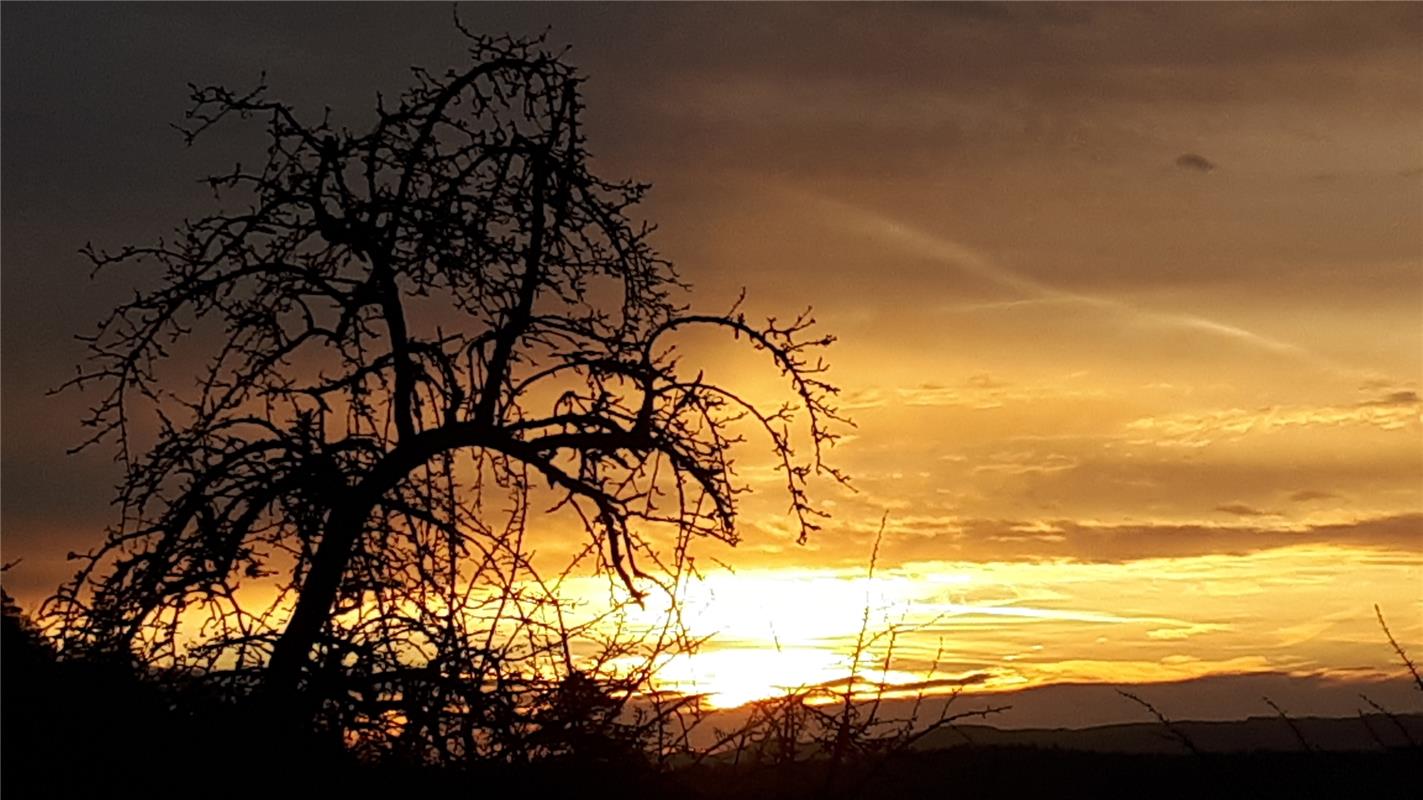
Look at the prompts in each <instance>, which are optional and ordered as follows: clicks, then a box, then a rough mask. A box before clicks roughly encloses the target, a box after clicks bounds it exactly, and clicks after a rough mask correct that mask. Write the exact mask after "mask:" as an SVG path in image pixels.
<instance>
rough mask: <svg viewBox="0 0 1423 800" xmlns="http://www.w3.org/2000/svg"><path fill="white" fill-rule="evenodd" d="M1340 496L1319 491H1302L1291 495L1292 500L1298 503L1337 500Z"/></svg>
mask: <svg viewBox="0 0 1423 800" xmlns="http://www.w3.org/2000/svg"><path fill="white" fill-rule="evenodd" d="M1338 497H1339V495H1337V494H1334V493H1333V492H1322V491H1319V490H1317V489H1301V490H1300V491H1298V492H1295V493H1294V494H1292V495H1290V500H1291V501H1293V502H1296V503H1308V502H1310V501H1312V500H1335V499H1337V498H1338Z"/></svg>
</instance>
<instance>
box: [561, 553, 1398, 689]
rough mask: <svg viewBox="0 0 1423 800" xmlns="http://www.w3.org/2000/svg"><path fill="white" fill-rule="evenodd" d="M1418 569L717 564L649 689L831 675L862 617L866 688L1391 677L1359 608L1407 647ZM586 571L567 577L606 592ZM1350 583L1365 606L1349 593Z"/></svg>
mask: <svg viewBox="0 0 1423 800" xmlns="http://www.w3.org/2000/svg"><path fill="white" fill-rule="evenodd" d="M1420 578H1423V557H1420V556H1417V555H1414V554H1406V553H1392V552H1387V551H1379V550H1372V549H1364V548H1343V547H1337V546H1332V545H1322V546H1298V547H1286V548H1276V549H1273V550H1266V551H1261V552H1257V553H1253V554H1250V555H1244V556H1229V555H1207V556H1197V557H1187V558H1164V559H1146V560H1140V561H1133V562H1126V563H1120V564H1105V563H1074V562H1043V563H1028V562H1021V563H1014V562H996V563H978V564H973V563H963V562H937V561H925V562H911V563H906V564H902V565H897V566H894V567H890V568H884V569H882V570H880V571H879V572H878V573H877V574H876V575H875V576H874V577H873V578H869V577H866V576H865V575H864V574H863V572H861V573H860V574H855V571H853V570H845V569H839V570H835V569H824V570H813V569H793V570H765V569H761V570H745V571H741V572H738V573H735V574H733V573H731V572H727V571H718V572H714V573H711V574H708V575H706V576H705V577H704V579H703V580H700V581H692V582H690V583H689V584H688V585H687V587H686V594H685V597H684V599H683V601H682V610H681V613H682V620H683V623H684V624H685V625H686V627H687V629H688V633H689V634H690V635H691V636H694V637H703V636H705V637H709V638H708V639H707V641H706V642H705V643H704V644H703V646H702V647H701V648H700V650H699V651H697V652H695V653H691V654H679V655H676V656H673V657H672V658H670V659H667V660H665V661H664V663H663V664H662V667H661V669H660V670H659V671H658V672H657V674H656V679H655V682H656V683H657V685H659V686H661V687H663V688H666V689H671V690H675V691H681V692H688V693H700V694H704V695H706V698H705V700H706V702H707V703H708V704H709V705H711V706H714V707H723V708H724V707H731V706H737V705H741V704H743V703H745V702H748V701H752V700H759V699H765V698H769V697H773V696H778V695H781V694H784V693H785V692H787V691H792V690H800V689H808V688H812V687H818V686H823V685H826V684H835V683H836V682H840V685H843V681H844V679H845V678H846V676H847V675H849V673H850V667H851V663H852V653H853V652H854V650H855V647H856V642H857V641H859V640H860V636H861V630H862V628H863V630H864V631H865V639H864V646H863V648H862V650H863V653H862V657H861V659H860V663H859V668H858V676H859V677H858V681H857V682H858V685H859V686H860V688H859V689H858V690H857V693H858V694H861V695H862V696H868V695H872V694H874V693H875V692H876V691H877V687H878V685H883V686H884V687H885V690H886V691H889V692H891V693H893V692H894V691H895V690H894V688H893V687H896V686H897V687H900V690H899V693H903V691H905V690H906V689H913V688H914V687H916V686H917V685H922V684H924V683H925V682H930V685H929V687H928V689H927V691H928V692H930V693H935V692H947V691H952V690H954V688H955V686H956V685H958V684H960V683H961V684H962V688H963V689H964V690H965V691H970V692H972V691H1001V690H1007V689H1017V688H1027V687H1031V686H1039V685H1045V684H1049V683H1061V682H1086V683H1142V682H1155V681H1171V680H1181V679H1188V678H1196V677H1204V676H1209V675H1222V674H1237V673H1249V672H1267V671H1273V672H1282V673H1287V674H1321V673H1323V674H1341V675H1342V674H1351V673H1353V672H1356V671H1359V672H1361V673H1363V674H1384V673H1387V674H1392V673H1395V672H1397V670H1398V667H1397V666H1396V665H1395V664H1394V663H1393V661H1392V659H1391V658H1390V654H1389V652H1388V648H1387V642H1386V640H1385V638H1384V637H1383V634H1382V632H1381V631H1380V630H1379V628H1378V623H1377V620H1376V619H1375V617H1374V611H1373V607H1372V604H1371V602H1377V603H1379V604H1380V605H1381V606H1382V607H1383V608H1384V609H1385V611H1386V613H1389V615H1390V621H1391V626H1392V628H1393V632H1394V634H1395V635H1396V636H1397V637H1398V638H1399V640H1400V641H1401V642H1403V643H1405V646H1407V644H1408V643H1416V642H1418V641H1419V640H1420V639H1423V613H1420V612H1423V600H1420V598H1419V597H1418V595H1417V586H1418V583H1419V580H1420ZM580 580H583V579H580ZM586 580H588V581H590V582H591V583H587V584H581V585H576V586H573V587H570V588H571V589H572V591H573V592H574V593H575V594H577V593H580V591H583V592H592V593H593V595H594V596H596V594H597V592H599V591H601V592H606V583H603V582H599V581H597V579H586ZM1360 586H1367V587H1368V589H1369V593H1370V595H1371V596H1372V600H1371V602H1360V601H1359V600H1357V599H1356V598H1357V596H1358V595H1357V591H1356V587H1360ZM1346 589H1347V590H1355V591H1345V590H1346ZM1267 607H1268V609H1269V613H1268V614H1267V613H1265V610H1266V608H1267ZM665 611H666V605H665V601H664V604H663V605H661V606H660V607H659V606H657V605H656V604H653V603H648V604H647V606H646V607H644V608H642V609H637V608H635V607H634V608H631V609H629V611H628V615H627V618H626V621H627V622H628V623H631V625H632V626H633V627H634V628H636V627H639V626H641V627H645V628H648V629H651V628H655V627H656V626H657V625H658V624H659V623H660V621H661V620H662V617H661V616H660V615H662V614H664V613H665ZM887 657H888V660H887V661H886V658H887Z"/></svg>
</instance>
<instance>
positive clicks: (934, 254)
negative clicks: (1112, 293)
mask: <svg viewBox="0 0 1423 800" xmlns="http://www.w3.org/2000/svg"><path fill="white" fill-rule="evenodd" d="M796 194H797V195H798V196H800V197H802V199H807V200H809V201H810V202H812V203H815V204H816V205H817V206H819V207H820V209H821V210H822V211H823V212H825V213H828V214H833V215H835V216H836V217H837V218H838V219H839V221H840V222H841V224H842V225H843V226H844V227H845V229H846V230H849V231H853V232H856V233H859V234H861V235H864V236H869V237H873V238H875V239H877V240H880V241H882V242H884V243H886V244H890V245H893V246H894V247H896V248H898V249H899V250H900V251H901V252H903V253H905V254H907V255H913V256H916V257H919V258H926V259H932V260H935V261H938V262H940V263H943V264H945V265H948V266H952V267H953V268H955V269H957V270H959V271H960V272H962V273H964V274H967V275H972V276H974V277H977V278H981V279H983V280H985V281H988V282H990V283H992V284H994V285H996V286H999V287H1001V288H1004V289H1008V290H1010V291H1012V292H1015V293H1017V294H1018V295H1020V297H1017V298H1014V299H1012V300H1008V301H1002V302H997V303H988V304H983V303H979V304H972V305H967V306H959V307H957V308H956V309H955V310H960V311H974V310H982V309H990V308H1003V309H1009V308H1015V307H1025V306H1032V305H1038V304H1044V303H1064V304H1072V305H1076V306H1080V307H1083V308H1088V309H1093V310H1096V311H1099V312H1102V313H1105V314H1110V315H1113V316H1116V317H1118V318H1120V319H1122V320H1124V321H1126V322H1130V323H1134V324H1139V325H1149V326H1156V327H1167V328H1175V329H1178V330H1189V331H1195V332H1199V333H1203V334H1207V335H1209V336H1212V337H1215V338H1219V339H1226V340H1229V341H1233V342H1238V343H1240V344H1243V345H1247V346H1249V347H1252V348H1255V349H1257V350H1263V351H1266V352H1270V353H1275V354H1277V355H1284V356H1289V357H1292V358H1295V359H1297V360H1300V361H1303V362H1306V363H1309V364H1311V365H1313V366H1316V367H1319V368H1322V369H1327V370H1329V371H1333V372H1340V373H1345V372H1353V371H1354V370H1350V369H1348V368H1345V367H1343V366H1342V365H1340V364H1337V363H1335V362H1333V361H1331V360H1329V359H1326V358H1324V357H1323V356H1320V355H1318V354H1316V353H1314V352H1312V351H1310V350H1308V349H1306V348H1304V347H1301V346H1300V345H1297V344H1294V343H1292V342H1287V341H1284V340H1282V339H1277V338H1274V337H1271V336H1266V335H1264V334H1261V333H1257V332H1255V331H1251V330H1247V329H1245V328H1242V327H1240V326H1238V325H1232V324H1229V323H1226V322H1221V321H1219V320H1215V319H1211V318H1208V317H1202V316H1199V315H1196V314H1187V313H1181V312H1174V311H1158V310H1155V309H1149V308H1144V307H1141V306H1138V305H1135V304H1133V303H1129V302H1127V301H1125V300H1122V299H1119V298H1115V297H1108V296H1104V295H1097V294H1089V293H1085V292H1076V291H1070V290H1066V289H1062V288H1059V287H1057V286H1053V285H1051V284H1049V283H1046V282H1044V281H1041V280H1038V279H1037V278H1034V277H1032V276H1029V275H1024V274H1022V273H1020V272H1017V271H1015V270H1013V269H1010V268H1008V267H1005V266H1003V265H1002V264H999V263H997V262H996V261H994V260H993V259H992V258H990V257H989V256H988V255H986V254H984V253H982V252H980V251H978V250H977V249H975V248H972V247H970V246H968V245H965V244H963V243H961V242H956V241H954V240H952V239H947V238H943V237H940V236H935V235H933V234H930V233H928V232H926V231H923V230H920V229H918V228H915V227H913V226H911V225H907V224H905V223H903V222H901V221H899V220H896V219H893V218H890V217H887V216H884V215H882V214H879V213H877V212H874V211H870V210H867V209H864V208H859V207H856V206H852V205H849V204H847V203H843V202H840V201H838V200H832V199H830V198H827V197H824V196H822V195H817V194H808V193H803V192H796Z"/></svg>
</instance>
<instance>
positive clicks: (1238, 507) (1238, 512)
mask: <svg viewBox="0 0 1423 800" xmlns="http://www.w3.org/2000/svg"><path fill="white" fill-rule="evenodd" d="M1215 510H1216V511H1219V512H1221V513H1223V514H1234V515H1235V516H1237V517H1269V516H1274V514H1275V512H1273V511H1261V510H1260V509H1258V508H1254V507H1252V506H1247V505H1245V504H1244V503H1227V504H1225V505H1223V506H1216V507H1215Z"/></svg>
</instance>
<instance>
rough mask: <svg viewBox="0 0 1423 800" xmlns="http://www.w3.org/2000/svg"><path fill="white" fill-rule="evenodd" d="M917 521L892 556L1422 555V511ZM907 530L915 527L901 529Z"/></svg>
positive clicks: (899, 534) (897, 538) (1089, 559)
mask: <svg viewBox="0 0 1423 800" xmlns="http://www.w3.org/2000/svg"><path fill="white" fill-rule="evenodd" d="M1251 510H1253V509H1251ZM1246 516H1250V515H1246ZM1260 516H1262V517H1264V516H1265V515H1264V514H1263V513H1262V514H1261V515H1260ZM891 519H892V518H891ZM919 522H929V523H930V524H931V526H932V527H930V528H928V529H925V528H921V527H920V525H918V524H905V525H902V526H900V528H899V530H897V531H892V532H891V536H893V537H894V541H893V542H892V543H891V544H890V545H889V546H888V548H887V549H888V552H889V553H891V554H892V557H894V558H897V559H901V560H905V561H912V560H915V559H916V558H931V557H932V558H941V559H942V558H962V559H967V560H993V561H1034V560H1048V559H1054V560H1064V561H1072V562H1080V563H1123V562H1128V561H1138V560H1142V559H1154V558H1187V557H1192V556H1208V555H1229V556H1239V555H1246V554H1249V553H1255V552H1260V551H1264V550H1273V549H1277V548H1282V547H1297V546H1337V547H1366V548H1380V549H1384V550H1389V551H1395V552H1400V553H1408V554H1414V555H1417V556H1423V513H1413V514H1400V515H1396V516H1383V517H1374V518H1368V519H1361V520H1358V521H1355V522H1349V523H1339V524H1321V525H1291V524H1289V523H1286V522H1283V521H1281V522H1279V523H1269V522H1257V523H1252V524H1244V523H1236V524H1224V525H1216V524H1208V523H1188V524H1173V523H1140V524H1097V523H1091V522H1080V521H1074V520H1045V521H1025V520H1003V519H963V520H958V521H956V522H954V523H952V524H939V523H934V522H933V521H932V520H920V521H919ZM911 529H913V530H914V534H913V535H909V536H905V535H904V534H906V533H911ZM1410 557H1412V556H1410Z"/></svg>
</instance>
